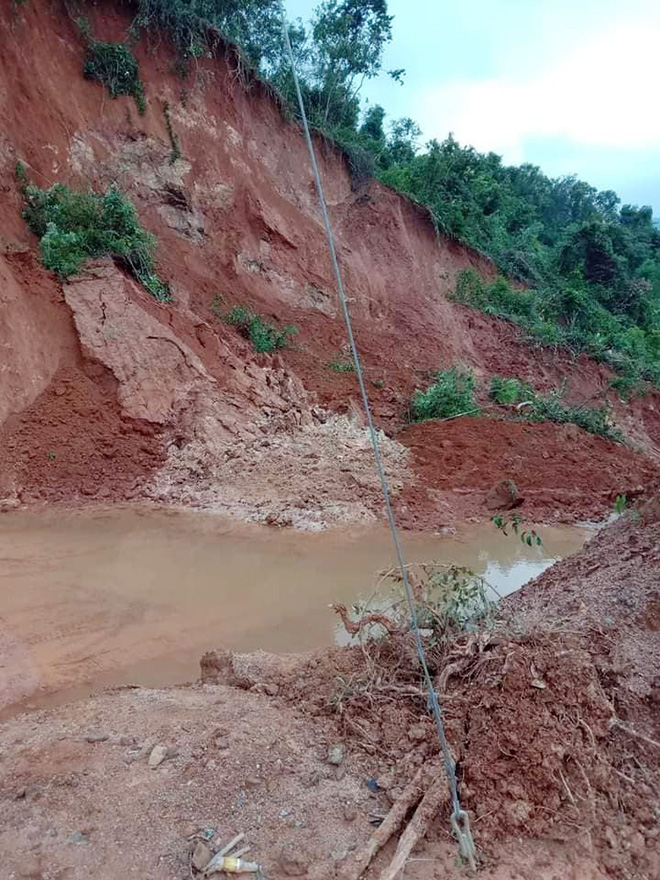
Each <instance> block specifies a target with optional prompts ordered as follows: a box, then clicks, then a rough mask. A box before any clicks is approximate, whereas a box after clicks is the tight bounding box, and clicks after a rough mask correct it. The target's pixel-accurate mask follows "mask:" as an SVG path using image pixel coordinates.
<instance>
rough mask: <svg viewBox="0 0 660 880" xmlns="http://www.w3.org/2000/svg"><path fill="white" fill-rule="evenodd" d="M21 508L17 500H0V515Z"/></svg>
mask: <svg viewBox="0 0 660 880" xmlns="http://www.w3.org/2000/svg"><path fill="white" fill-rule="evenodd" d="M20 506H21V502H20V501H19V500H18V498H2V499H0V513H9V512H10V511H11V510H17V509H18V508H19V507H20Z"/></svg>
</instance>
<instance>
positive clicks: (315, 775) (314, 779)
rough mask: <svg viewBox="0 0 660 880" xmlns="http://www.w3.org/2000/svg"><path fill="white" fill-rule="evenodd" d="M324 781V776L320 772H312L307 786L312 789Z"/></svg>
mask: <svg viewBox="0 0 660 880" xmlns="http://www.w3.org/2000/svg"><path fill="white" fill-rule="evenodd" d="M322 779H323V774H322V773H321V771H320V770H312V772H311V773H310V774H309V778H308V780H307V785H308V786H309V787H310V788H312V787H313V786H315V785H318V784H319V782H320V781H321V780H322Z"/></svg>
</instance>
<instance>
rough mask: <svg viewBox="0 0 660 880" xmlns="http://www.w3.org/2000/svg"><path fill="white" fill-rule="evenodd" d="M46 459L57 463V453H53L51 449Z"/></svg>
mask: <svg viewBox="0 0 660 880" xmlns="http://www.w3.org/2000/svg"><path fill="white" fill-rule="evenodd" d="M46 458H47V459H48V461H55V459H56V458H57V453H56V452H53V450H52V449H49V450H48V452H47V453H46Z"/></svg>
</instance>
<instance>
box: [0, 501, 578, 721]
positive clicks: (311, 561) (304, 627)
mask: <svg viewBox="0 0 660 880" xmlns="http://www.w3.org/2000/svg"><path fill="white" fill-rule="evenodd" d="M0 526H1V528H0V560H1V564H2V568H1V572H0V618H1V619H2V629H1V630H0V631H1V632H2V642H3V647H2V651H1V656H2V658H3V661H2V666H1V667H0V693H1V694H2V696H1V698H0V704H1V706H5V707H6V706H11V705H12V704H15V703H16V702H17V701H21V700H22V701H23V702H25V701H26V700H27V701H29V702H32V703H34V702H35V700H36V701H38V702H39V701H43V700H44V699H46V700H47V701H48V704H50V705H52V704H53V702H55V701H57V700H60V701H66V699H67V698H71V697H72V696H74V695H75V696H80V695H83V694H85V693H92V692H94V691H95V690H97V689H98V688H99V687H101V686H108V685H126V684H139V685H147V686H156V687H158V686H163V685H171V684H176V683H180V682H186V681H192V680H194V679H195V678H196V676H197V670H198V662H199V657H200V656H201V655H202V654H203V653H204V651H207V650H209V648H212V647H214V646H215V645H218V644H222V645H225V646H226V647H228V648H232V649H234V650H238V651H250V650H256V649H258V648H261V649H265V650H267V651H275V652H280V653H287V652H295V651H307V650H313V649H316V648H319V647H324V646H329V645H332V644H334V643H335V642H336V641H337V639H340V638H342V636H343V637H344V640H346V639H345V636H346V634H345V633H344V631H343V629H342V628H341V627H337V622H336V618H335V615H334V614H333V613H332V612H331V611H330V610H329V608H328V605H329V604H330V603H331V602H336V601H339V602H345V603H346V604H348V605H351V604H352V603H353V602H355V601H357V600H358V599H362V600H365V601H366V600H369V599H370V598H371V596H372V585H373V584H374V583H375V582H376V581H377V572H378V571H380V570H382V569H386V568H389V567H390V566H392V565H393V564H394V562H395V560H394V556H393V551H392V545H391V538H390V536H389V534H388V533H387V532H386V531H385V530H382V529H381V530H376V529H362V530H360V531H357V532H355V531H354V532H353V533H350V534H349V533H347V532H345V531H344V532H333V533H331V532H327V533H324V534H321V535H302V534H300V533H292V532H287V531H283V530H272V529H264V528H259V527H252V528H250V527H246V526H240V525H238V524H237V523H236V522H235V521H232V520H230V519H227V518H225V519H220V518H218V517H217V516H211V515H203V514H190V513H188V514H186V513H184V512H178V513H173V512H171V511H170V512H166V511H160V512H159V511H153V510H148V509H147V510H140V509H137V510H130V509H126V510H123V511H122V510H107V511H103V510H97V511H96V512H87V513H73V512H69V513H66V512H63V511H60V512H50V513H49V512H43V513H41V514H37V513H12V514H5V515H3V517H2V519H1V520H0ZM588 534H589V533H588V532H587V531H585V530H579V529H553V528H547V529H544V530H543V536H544V541H545V543H544V546H543V547H541V548H528V547H525V546H523V545H522V544H521V542H520V541H518V540H516V539H515V537H513V536H511V537H509V538H508V539H507V538H505V537H503V536H502V535H501V534H500V533H499V532H498V531H497V530H496V529H495V527H494V526H493V525H492V524H490V523H486V524H483V525H481V526H480V527H476V526H472V527H470V528H466V529H464V530H462V531H461V532H460V533H459V534H457V535H456V536H451V535H446V536H433V535H428V534H426V535H423V534H421V535H416V534H411V535H406V536H405V546H406V551H407V554H408V556H409V559H410V561H411V562H414V561H422V562H423V561H430V560H437V561H442V562H448V563H455V564H457V565H464V566H468V567H470V568H472V569H474V570H476V571H477V572H479V573H484V574H485V576H486V577H487V578H488V579H489V581H490V582H492V584H493V586H494V587H495V588H496V589H497V590H498V591H499V592H500V593H506V592H509V591H511V590H512V589H515V588H517V587H519V586H520V585H521V583H523V582H524V581H526V580H528V579H529V578H531V577H533V576H534V575H535V574H538V573H539V572H540V571H542V570H543V569H544V568H545V567H547V566H548V565H550V564H551V562H552V561H553V560H556V559H558V558H561V557H563V556H565V555H568V554H570V553H573V552H575V551H576V550H578V549H579V548H580V546H581V544H582V542H583V541H584V540H585V539H586V537H587V535H588Z"/></svg>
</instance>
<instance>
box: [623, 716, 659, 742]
mask: <svg viewBox="0 0 660 880" xmlns="http://www.w3.org/2000/svg"><path fill="white" fill-rule="evenodd" d="M611 727H617V728H618V729H619V730H623V731H624V733H627V734H629V735H630V736H635V737H637V739H641V740H642V742H645V743H648V744H649V745H650V746H655V747H656V748H657V749H660V742H657V741H656V740H654V739H651V738H650V737H648V736H644V734H643V733H637V731H636V730H633V729H632V727H628V725H627V724H624V723H623V721H619V719H618V718H615V719H614V721H612V722H611Z"/></svg>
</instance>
